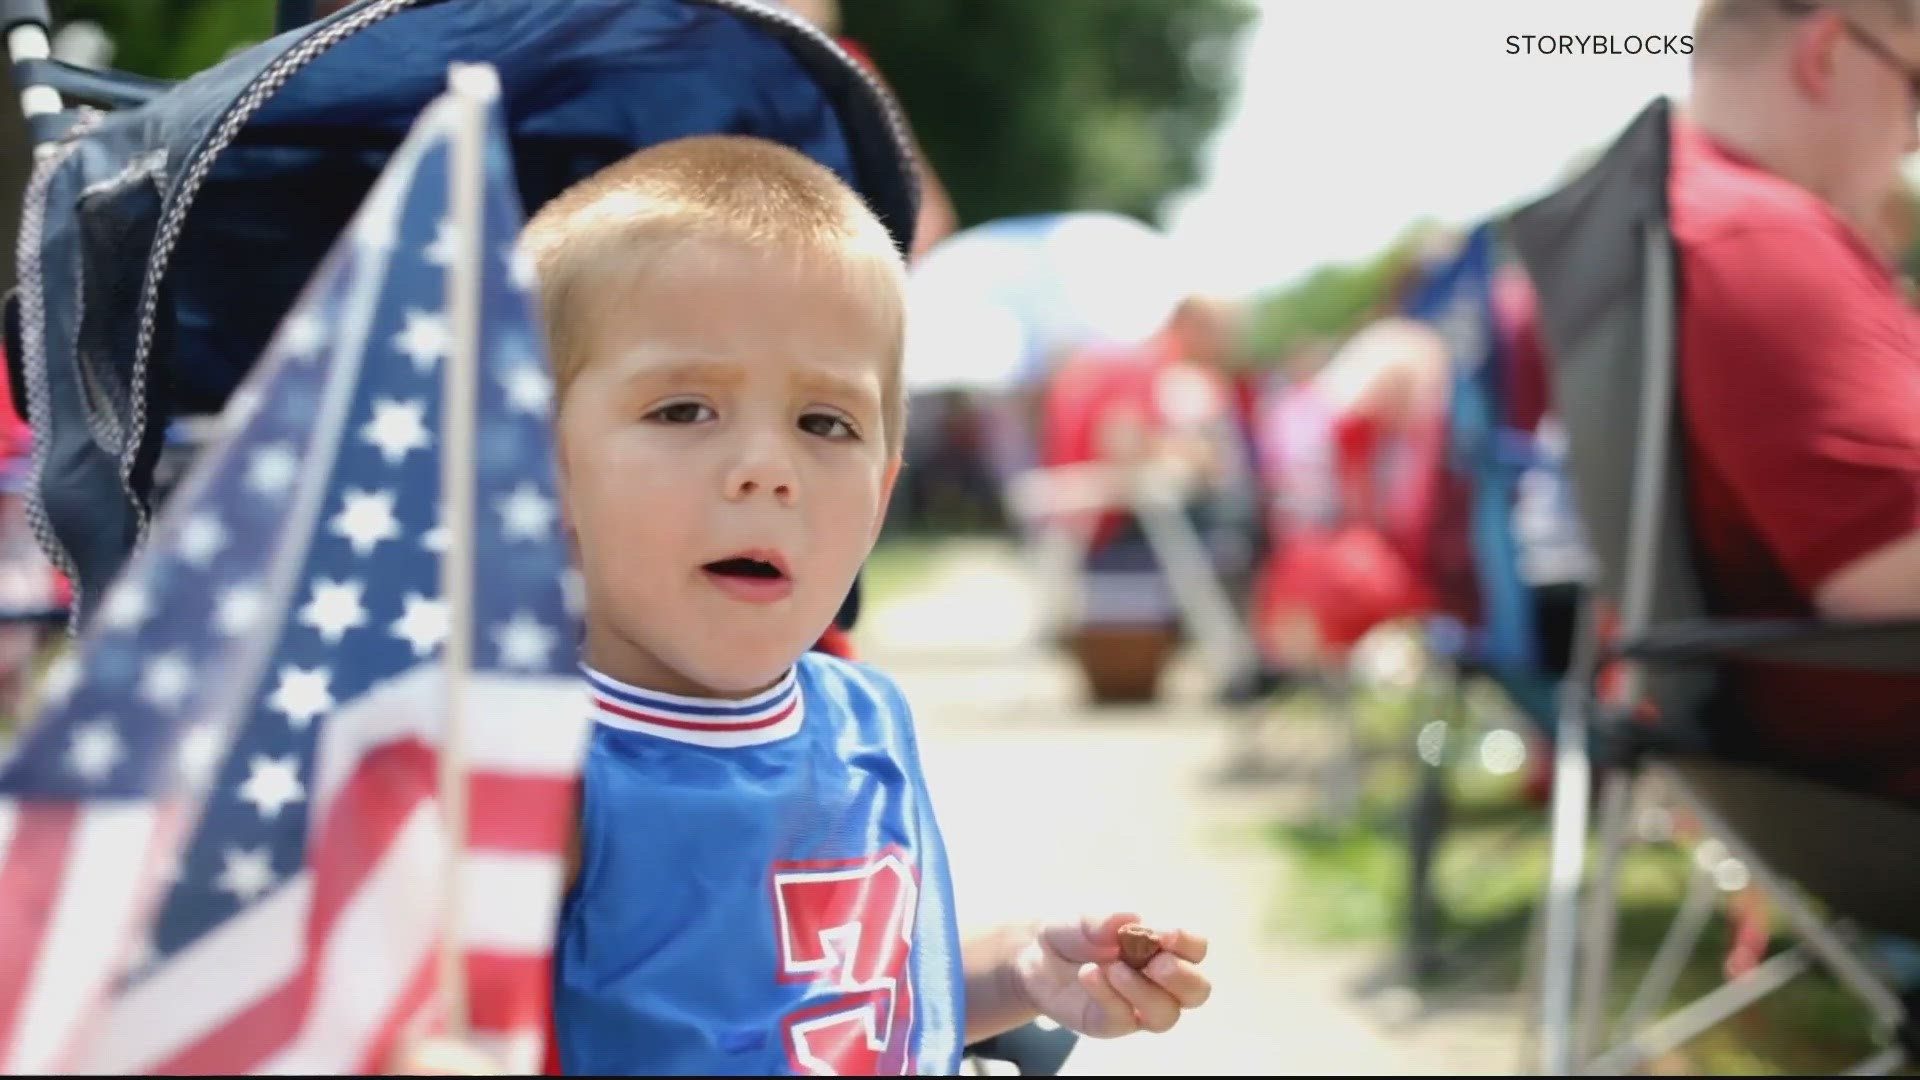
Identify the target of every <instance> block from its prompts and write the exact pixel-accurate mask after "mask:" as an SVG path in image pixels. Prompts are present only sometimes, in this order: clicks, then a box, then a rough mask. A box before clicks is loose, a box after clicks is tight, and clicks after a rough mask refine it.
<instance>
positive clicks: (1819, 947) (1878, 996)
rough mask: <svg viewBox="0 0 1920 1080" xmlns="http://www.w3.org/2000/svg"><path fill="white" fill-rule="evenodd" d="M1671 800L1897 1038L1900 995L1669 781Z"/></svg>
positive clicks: (1902, 1019) (1902, 1015)
mask: <svg viewBox="0 0 1920 1080" xmlns="http://www.w3.org/2000/svg"><path fill="white" fill-rule="evenodd" d="M1669 780H1670V781H1671V787H1672V790H1673V792H1674V795H1675V797H1676V798H1677V799H1679V800H1680V801H1681V802H1682V803H1683V804H1684V805H1685V806H1686V807H1687V809H1688V810H1689V811H1690V812H1691V813H1692V814H1693V815H1694V816H1695V817H1696V818H1697V819H1698V820H1699V821H1700V823H1701V824H1702V825H1703V826H1704V827H1705V828H1706V829H1707V831H1708V832H1709V833H1711V834H1712V835H1713V836H1714V837H1715V838H1717V839H1718V840H1719V841H1720V842H1721V843H1722V844H1724V845H1726V848H1727V851H1728V852H1729V853H1731V854H1732V855H1733V857H1734V858H1736V859H1739V860H1740V861H1741V862H1742V863H1743V864H1745V866H1746V868H1747V873H1748V874H1749V875H1751V876H1752V878H1753V880H1754V882H1755V883H1756V884H1758V885H1759V886H1760V889H1761V891H1763V892H1764V893H1766V895H1767V898H1768V899H1769V900H1771V901H1773V903H1774V906H1775V907H1776V908H1777V909H1778V910H1779V911H1780V913H1781V914H1782V915H1784V916H1786V919H1787V922H1788V924H1789V925H1791V926H1792V927H1793V932H1794V934H1795V936H1797V937H1798V938H1799V940H1800V943H1801V944H1802V945H1804V946H1805V947H1806V949H1807V951H1808V952H1810V953H1812V954H1813V955H1814V956H1815V957H1817V958H1818V959H1819V960H1820V962H1821V963H1822V964H1824V965H1826V967H1827V969H1828V970H1829V971H1831V972H1832V973H1833V976H1834V978H1836V979H1838V980H1839V981H1840V984H1841V985H1842V986H1844V987H1846V988H1847V991H1848V992H1849V993H1851V994H1853V995H1854V996H1855V997H1857V998H1859V1000H1860V1001H1861V1002H1862V1003H1864V1004H1865V1005H1866V1006H1867V1008H1868V1010H1870V1011H1871V1012H1872V1013H1873V1018H1874V1022H1875V1023H1876V1025H1878V1027H1879V1028H1880V1030H1881V1033H1882V1034H1883V1035H1884V1036H1885V1037H1887V1038H1894V1037H1897V1035H1898V1033H1899V1031H1900V1028H1901V1025H1903V1024H1905V1023H1906V1022H1907V1009H1906V1005H1905V1003H1904V1002H1902V1001H1901V1000H1900V995H1899V994H1897V993H1895V992H1894V990H1893V988H1891V987H1889V986H1888V985H1887V984H1886V981H1885V980H1884V979H1882V978H1880V976H1879V975H1877V974H1875V973H1874V971H1873V969H1872V968H1871V967H1869V966H1868V965H1867V963H1866V962H1865V961H1864V960H1862V959H1860V957H1859V956H1857V955H1855V954H1854V952H1853V950H1852V949H1851V948H1849V947H1848V945H1847V943H1846V941H1845V940H1843V939H1842V937H1841V935H1840V934H1839V933H1838V932H1836V931H1835V930H1834V928H1833V927H1831V926H1828V925H1827V924H1826V923H1825V922H1823V921H1822V920H1821V918H1820V917H1819V916H1818V915H1816V914H1815V913H1814V911H1813V909H1812V908H1811V907H1810V906H1809V905H1808V904H1807V902H1806V900H1805V899H1804V898H1803V897H1802V896H1801V895H1800V893H1799V891H1798V890H1797V889H1794V888H1792V887H1791V886H1789V885H1787V884H1786V883H1785V882H1783V881H1782V880H1781V879H1780V877H1779V876H1778V875H1776V874H1775V873H1774V872H1773V869H1772V868H1771V867H1769V866H1768V865H1767V864H1766V863H1764V862H1762V861H1761V860H1760V859H1759V858H1758V857H1757V856H1755V854H1754V852H1753V849H1752V848H1750V847H1748V846H1747V844H1746V843H1745V842H1744V841H1743V840H1741V839H1740V837H1739V835H1738V834H1736V833H1734V832H1732V831H1731V830H1729V829H1728V828H1727V827H1726V823H1725V822H1724V821H1722V820H1721V819H1720V816H1719V815H1718V814H1716V813H1714V812H1713V810H1712V808H1711V807H1708V806H1707V805H1706V804H1705V803H1704V802H1703V801H1702V800H1701V799H1699V798H1698V797H1697V796H1695V795H1694V793H1693V791H1692V790H1691V789H1690V788H1689V787H1688V786H1687V785H1686V784H1685V783H1684V782H1682V781H1681V780H1680V778H1679V777H1677V776H1669Z"/></svg>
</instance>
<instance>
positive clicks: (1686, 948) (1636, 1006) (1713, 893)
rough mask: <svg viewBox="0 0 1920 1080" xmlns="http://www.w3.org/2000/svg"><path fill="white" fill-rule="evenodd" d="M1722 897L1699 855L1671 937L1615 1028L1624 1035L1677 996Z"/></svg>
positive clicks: (1631, 1034) (1669, 932) (1662, 945)
mask: <svg viewBox="0 0 1920 1080" xmlns="http://www.w3.org/2000/svg"><path fill="white" fill-rule="evenodd" d="M1696 855H1698V852H1696ZM1719 897H1720V890H1719V887H1718V886H1716V885H1715V884H1714V880H1713V868H1712V867H1711V866H1709V865H1707V863H1706V861H1705V860H1704V859H1701V858H1697V857H1696V858H1695V859H1694V861H1693V872H1692V873H1690V874H1688V875H1687V895H1686V897H1685V898H1684V899H1682V900H1681V902H1680V911H1679V913H1678V914H1677V915H1675V916H1674V919H1673V923H1672V925H1671V926H1669V927H1668V928H1667V936H1666V937H1665V938H1662V939H1661V941H1660V949H1659V951H1657V952H1655V953H1654V956H1653V963H1651V964H1649V965H1648V966H1647V974H1646V977H1645V978H1643V979H1642V980H1641V981H1640V988H1639V989H1638V990H1636V991H1635V992H1634V995H1633V1002H1632V1004H1630V1005H1628V1006H1627V1011H1626V1012H1625V1013H1624V1014H1622V1015H1621V1017H1620V1021H1619V1024H1618V1026H1617V1027H1616V1029H1615V1031H1616V1032H1617V1034H1618V1036H1619V1037H1620V1038H1625V1039H1631V1038H1633V1037H1634V1034H1635V1033H1636V1032H1638V1031H1639V1030H1640V1029H1641V1027H1642V1026H1644V1025H1645V1024H1646V1023H1647V1022H1648V1021H1649V1020H1651V1019H1653V1017H1654V1016H1655V1014H1657V1013H1658V1012H1659V1011H1660V1009H1661V1008H1662V1007H1663V1006H1665V1005H1666V1003H1667V1001H1668V999H1669V998H1671V997H1672V996H1673V988H1674V985H1675V984H1676V983H1678V982H1679V980H1680V974H1681V972H1682V971H1683V970H1685V968H1686V966H1687V961H1688V960H1690V959H1692V957H1693V952H1694V949H1695V948H1696V947H1698V946H1699V944H1700V934H1701V932H1702V931H1704V930H1705V929H1706V927H1707V923H1708V921H1709V920H1711V919H1712V918H1713V912H1714V907H1715V901H1716V900H1718V899H1719Z"/></svg>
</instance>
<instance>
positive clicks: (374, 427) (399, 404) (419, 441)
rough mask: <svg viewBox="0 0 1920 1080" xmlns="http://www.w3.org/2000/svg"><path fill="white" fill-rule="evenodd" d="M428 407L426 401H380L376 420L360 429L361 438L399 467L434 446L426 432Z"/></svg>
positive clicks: (377, 401)
mask: <svg viewBox="0 0 1920 1080" xmlns="http://www.w3.org/2000/svg"><path fill="white" fill-rule="evenodd" d="M426 415H427V405H426V402H424V401H419V400H413V401H394V400H393V399H391V398H377V399H375V401H374V403H373V419H371V420H369V421H367V422H366V424H365V425H364V426H363V427H361V429H360V437H361V438H362V439H364V440H366V442H367V443H368V444H370V445H371V446H373V447H374V448H375V449H377V450H379V451H380V456H381V457H382V458H384V459H385V460H386V462H387V464H389V465H398V464H400V463H401V462H403V461H405V460H406V459H407V455H408V454H409V453H411V452H412V451H415V450H424V449H426V448H427V447H429V446H431V445H433V436H432V435H431V434H429V433H428V431H427V424H426Z"/></svg>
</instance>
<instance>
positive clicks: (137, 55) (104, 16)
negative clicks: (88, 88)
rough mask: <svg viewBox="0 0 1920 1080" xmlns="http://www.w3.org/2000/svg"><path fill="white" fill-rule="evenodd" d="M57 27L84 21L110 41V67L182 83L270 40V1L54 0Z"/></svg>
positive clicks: (273, 5) (271, 22)
mask: <svg viewBox="0 0 1920 1080" xmlns="http://www.w3.org/2000/svg"><path fill="white" fill-rule="evenodd" d="M51 7H52V8H53V17H54V21H55V22H56V23H63V24H64V23H68V22H75V21H78V20H82V19H85V20H89V21H92V22H96V23H99V24H100V26H101V27H102V28H103V29H105V30H106V32H107V35H108V36H109V37H111V38H112V39H113V43H114V55H113V66H114V67H116V68H119V69H120V70H122V71H132V72H135V73H137V74H141V75H153V76H157V77H159V78H163V79H184V78H186V77H187V76H189V75H192V74H193V73H194V72H196V71H199V70H200V69H202V68H207V67H211V66H213V65H214V64H217V63H219V62H220V61H221V60H222V59H223V58H224V57H226V55H227V54H228V53H230V52H232V51H233V50H234V49H236V48H240V47H243V46H246V45H251V44H253V43H254V42H258V41H265V40H266V39H267V38H269V37H271V36H273V20H274V15H275V11H276V7H277V5H276V4H275V2H274V0H54V2H53V3H52V5H51Z"/></svg>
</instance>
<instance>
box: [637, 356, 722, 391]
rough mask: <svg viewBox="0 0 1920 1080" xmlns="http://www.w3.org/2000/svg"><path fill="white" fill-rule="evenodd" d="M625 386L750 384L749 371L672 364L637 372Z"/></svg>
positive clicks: (692, 362)
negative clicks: (632, 384) (639, 383)
mask: <svg viewBox="0 0 1920 1080" xmlns="http://www.w3.org/2000/svg"><path fill="white" fill-rule="evenodd" d="M621 381H622V382H626V383H635V382H648V383H675V384H678V383H695V384H698V385H702V386H725V387H731V386H738V385H740V384H741V383H743V382H745V381H747V373H746V369H744V368H742V367H741V366H740V365H738V364H727V363H721V362H719V361H714V360H672V361H667V362H665V363H659V364H645V365H642V366H640V367H637V368H634V369H633V370H631V371H629V372H628V373H627V376H626V377H625V378H624V379H622V380H621Z"/></svg>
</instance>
